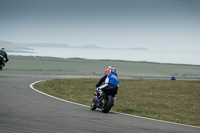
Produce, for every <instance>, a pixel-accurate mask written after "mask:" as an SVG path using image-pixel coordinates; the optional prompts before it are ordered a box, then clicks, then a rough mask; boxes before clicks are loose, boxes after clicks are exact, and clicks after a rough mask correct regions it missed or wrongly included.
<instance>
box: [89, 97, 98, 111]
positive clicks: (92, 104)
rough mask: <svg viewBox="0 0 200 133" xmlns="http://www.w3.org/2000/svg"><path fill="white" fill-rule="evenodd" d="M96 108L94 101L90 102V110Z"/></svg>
mask: <svg viewBox="0 0 200 133" xmlns="http://www.w3.org/2000/svg"><path fill="white" fill-rule="evenodd" d="M96 108H97V107H96V103H95V99H93V100H92V103H91V106H90V109H91V110H95V109H96Z"/></svg>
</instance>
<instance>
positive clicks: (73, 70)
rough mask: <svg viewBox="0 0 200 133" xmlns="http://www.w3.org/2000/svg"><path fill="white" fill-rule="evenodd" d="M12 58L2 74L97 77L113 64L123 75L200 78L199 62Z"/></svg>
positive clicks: (128, 76)
mask: <svg viewBox="0 0 200 133" xmlns="http://www.w3.org/2000/svg"><path fill="white" fill-rule="evenodd" d="M9 59H10V61H9V62H8V63H7V64H6V67H5V68H4V70H3V71H2V72H3V73H18V74H45V75H89V76H96V77H98V76H101V75H102V74H103V73H104V71H105V69H106V68H107V67H108V66H110V65H111V66H113V67H116V68H117V70H118V75H119V76H120V78H135V79H151V78H153V79H155V78H156V79H170V78H171V76H172V75H174V76H175V77H176V78H177V79H195V80H200V66H198V65H178V64H161V63H150V62H133V61H117V60H87V59H80V58H71V59H63V58H51V57H32V56H9Z"/></svg>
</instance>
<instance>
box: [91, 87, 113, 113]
mask: <svg viewBox="0 0 200 133" xmlns="http://www.w3.org/2000/svg"><path fill="white" fill-rule="evenodd" d="M116 91H117V87H110V88H107V89H106V91H105V92H103V94H102V96H100V94H99V91H98V90H97V89H96V91H95V94H94V95H95V97H94V99H93V100H92V103H91V106H90V109H91V110H95V109H96V108H99V109H101V111H102V112H103V113H108V112H109V111H110V109H111V108H112V107H113V106H114V100H115V99H116V96H115V94H116Z"/></svg>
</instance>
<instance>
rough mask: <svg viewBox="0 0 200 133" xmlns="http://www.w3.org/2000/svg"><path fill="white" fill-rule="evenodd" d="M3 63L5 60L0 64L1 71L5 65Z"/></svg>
mask: <svg viewBox="0 0 200 133" xmlns="http://www.w3.org/2000/svg"><path fill="white" fill-rule="evenodd" d="M5 63H6V62H4V61H3V62H2V64H1V65H0V71H1V70H2V69H3V67H4V66H5Z"/></svg>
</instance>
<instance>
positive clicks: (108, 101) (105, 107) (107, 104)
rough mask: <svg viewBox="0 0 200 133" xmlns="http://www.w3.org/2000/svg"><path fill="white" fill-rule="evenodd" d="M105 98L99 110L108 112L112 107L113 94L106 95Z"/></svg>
mask: <svg viewBox="0 0 200 133" xmlns="http://www.w3.org/2000/svg"><path fill="white" fill-rule="evenodd" d="M105 100H106V102H105V103H104V105H103V106H102V109H101V111H102V112H103V113H108V112H109V111H110V109H111V108H112V106H113V103H114V99H113V96H111V95H108V96H107V97H106V99H105Z"/></svg>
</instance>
